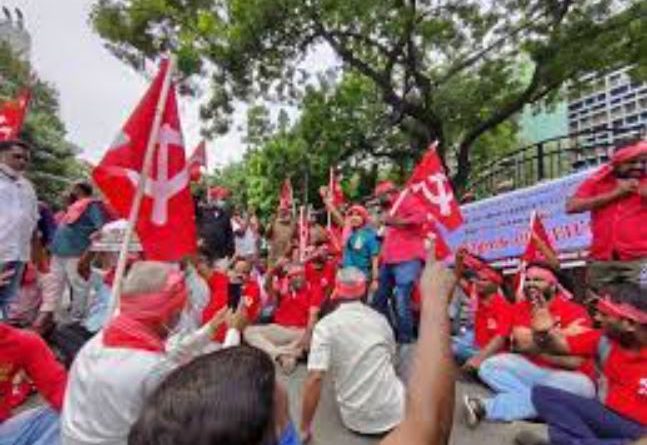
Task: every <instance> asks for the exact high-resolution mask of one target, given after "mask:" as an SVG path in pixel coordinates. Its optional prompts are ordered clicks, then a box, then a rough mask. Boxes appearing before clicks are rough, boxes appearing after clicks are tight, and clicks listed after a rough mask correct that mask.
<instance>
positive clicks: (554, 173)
mask: <svg viewBox="0 0 647 445" xmlns="http://www.w3.org/2000/svg"><path fill="white" fill-rule="evenodd" d="M646 132H647V125H640V126H635V127H622V128H621V127H614V128H602V129H601V128H598V129H595V130H592V131H591V130H589V131H582V132H578V133H571V134H569V135H567V136H562V137H557V138H551V139H546V140H544V141H541V142H538V143H536V144H532V145H528V146H526V147H522V148H520V149H518V150H515V151H514V152H511V153H507V154H505V155H503V156H500V157H498V158H495V159H493V160H491V161H488V162H484V163H481V164H478V165H475V166H473V168H472V172H473V173H472V176H471V178H470V181H469V182H468V187H467V190H470V191H471V192H473V193H474V195H475V197H476V198H477V199H481V198H486V197H488V196H492V195H495V194H498V193H503V192H506V191H510V190H515V189H518V188H523V187H529V186H531V185H534V184H537V183H538V182H541V181H544V180H548V179H554V178H559V177H561V176H564V175H567V174H570V173H574V172H577V171H580V170H583V169H586V168H589V167H593V166H596V165H600V164H602V163H604V162H607V161H608V160H609V157H610V155H611V154H612V153H613V149H614V148H615V146H616V145H617V143H618V142H619V141H620V140H625V139H628V138H635V137H639V136H644V135H645V133H646Z"/></svg>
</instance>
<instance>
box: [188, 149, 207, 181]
mask: <svg viewBox="0 0 647 445" xmlns="http://www.w3.org/2000/svg"><path fill="white" fill-rule="evenodd" d="M187 164H188V165H189V176H190V177H191V181H193V182H199V181H200V177H201V176H202V169H203V168H205V169H206V168H207V143H206V142H205V141H204V140H202V141H200V143H199V144H198V146H197V147H196V148H195V150H193V153H191V156H190V157H189V160H188V161H187Z"/></svg>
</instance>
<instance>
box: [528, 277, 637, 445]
mask: <svg viewBox="0 0 647 445" xmlns="http://www.w3.org/2000/svg"><path fill="white" fill-rule="evenodd" d="M607 294H608V295H607V296H605V298H603V299H601V300H599V301H598V303H597V309H598V313H599V318H600V320H601V323H602V331H598V330H592V329H587V328H582V329H581V333H580V335H573V336H570V337H565V336H564V335H563V333H562V332H561V331H560V330H559V329H556V328H555V320H554V319H553V318H552V317H551V316H550V314H544V317H543V320H544V326H541V327H540V326H538V328H541V329H542V330H543V332H545V334H543V335H544V336H545V337H546V341H545V342H544V343H543V349H545V350H546V351H548V352H552V353H557V354H575V355H583V356H586V357H593V358H595V360H596V362H597V363H598V365H599V367H600V369H601V375H600V376H599V388H600V391H599V394H598V397H599V400H595V399H587V398H583V397H579V396H576V395H573V394H570V393H568V392H566V391H563V390H560V389H556V388H550V387H547V386H537V387H535V388H534V389H533V392H532V401H533V404H534V405H535V407H536V409H537V412H538V414H539V417H540V418H541V419H542V420H544V421H545V422H547V423H548V433H549V436H550V443H553V444H575V443H587V444H589V443H590V444H600V445H601V444H608V445H611V444H618V443H629V442H630V441H634V440H638V439H639V438H641V437H645V436H646V435H647V292H645V290H641V289H640V288H638V286H636V285H635V284H633V283H623V284H619V285H616V286H614V287H613V288H611V289H610V292H607ZM517 442H518V443H523V444H524V445H540V444H541V445H543V444H545V445H547V442H546V441H545V440H543V438H538V437H536V436H535V435H534V434H532V433H531V432H529V431H524V432H522V433H521V434H519V435H518V436H517Z"/></svg>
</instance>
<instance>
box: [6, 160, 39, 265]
mask: <svg viewBox="0 0 647 445" xmlns="http://www.w3.org/2000/svg"><path fill="white" fill-rule="evenodd" d="M14 175H15V173H13V172H12V171H11V170H10V169H9V167H7V166H6V165H3V164H0V263H3V262H8V261H23V262H26V261H28V260H29V258H30V254H31V237H32V234H33V233H34V229H35V228H36V223H37V222H38V199H37V198H36V192H34V188H33V187H32V185H31V182H29V180H28V179H26V178H24V177H23V176H17V177H15V178H14V177H13V176H14Z"/></svg>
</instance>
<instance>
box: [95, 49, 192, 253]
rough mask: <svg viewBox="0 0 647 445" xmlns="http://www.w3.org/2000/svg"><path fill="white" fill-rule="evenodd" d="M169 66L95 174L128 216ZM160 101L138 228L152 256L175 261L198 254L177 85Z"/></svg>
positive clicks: (116, 206) (163, 67) (115, 205)
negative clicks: (161, 109)
mask: <svg viewBox="0 0 647 445" xmlns="http://www.w3.org/2000/svg"><path fill="white" fill-rule="evenodd" d="M168 66H169V64H168V61H166V60H165V61H163V62H162V64H161V65H160V70H159V73H158V74H157V76H156V77H155V79H154V80H153V82H152V84H151V86H150V87H149V89H148V91H147V92H146V94H145V95H144V97H143V98H142V99H141V101H140V102H139V104H138V105H137V108H135V110H134V111H133V113H132V114H131V115H130V117H129V119H128V121H127V122H126V124H125V125H124V127H123V129H122V131H120V133H119V135H118V136H117V138H116V140H115V142H114V143H113V145H112V147H110V148H109V149H108V151H107V152H106V154H105V155H104V157H103V159H102V160H101V162H100V163H99V165H98V166H97V167H96V168H95V169H94V171H93V173H92V176H93V178H94V181H95V182H96V184H97V185H98V186H99V188H100V189H101V190H102V192H103V193H104V195H105V196H106V198H107V200H108V202H109V203H110V205H112V207H113V208H114V209H115V210H116V211H117V212H118V213H119V215H121V216H122V217H124V218H128V215H129V213H130V208H131V206H132V203H133V199H134V197H135V194H136V191H137V186H138V183H139V181H140V177H141V173H142V169H143V165H144V157H145V154H146V153H145V152H146V147H147V143H148V140H149V138H150V134H151V132H152V131H153V128H152V126H153V121H154V118H155V114H156V109H157V107H158V105H159V104H158V102H159V101H160V100H161V98H160V96H161V90H162V85H163V84H164V81H165V78H166V76H167V72H168ZM162 105H163V114H162V120H161V123H160V128H159V132H158V140H157V144H156V145H155V147H154V153H153V163H152V168H151V171H150V177H149V178H148V180H147V181H146V187H145V189H144V196H143V199H142V203H141V207H140V209H139V215H138V218H137V225H136V230H137V234H138V235H139V238H140V240H141V243H142V246H143V248H144V252H145V254H146V257H147V258H148V259H153V260H160V261H177V260H180V259H182V258H183V257H184V256H186V255H190V254H193V253H195V252H196V249H197V242H196V227H195V214H194V207H193V200H192V198H191V192H190V189H189V172H188V170H187V164H186V160H185V155H184V142H183V140H182V130H181V127H180V118H179V116H178V108H177V99H176V95H175V85H174V84H171V87H170V89H169V92H168V97H167V100H166V103H165V104H162Z"/></svg>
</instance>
